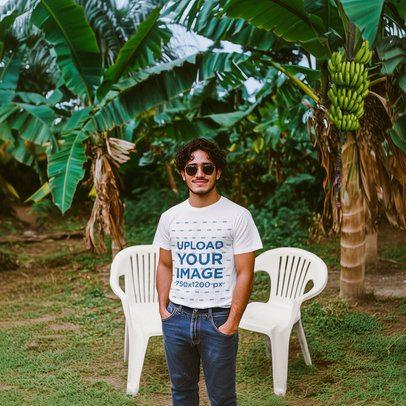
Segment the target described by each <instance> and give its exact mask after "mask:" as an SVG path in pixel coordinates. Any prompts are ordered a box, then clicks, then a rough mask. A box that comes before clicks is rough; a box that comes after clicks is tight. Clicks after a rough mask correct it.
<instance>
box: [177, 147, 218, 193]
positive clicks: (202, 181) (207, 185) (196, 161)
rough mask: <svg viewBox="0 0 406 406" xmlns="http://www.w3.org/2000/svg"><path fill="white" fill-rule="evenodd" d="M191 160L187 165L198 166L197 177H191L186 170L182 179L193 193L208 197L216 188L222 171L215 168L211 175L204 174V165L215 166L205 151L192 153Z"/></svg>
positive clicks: (182, 173)
mask: <svg viewBox="0 0 406 406" xmlns="http://www.w3.org/2000/svg"><path fill="white" fill-rule="evenodd" d="M191 158H192V159H190V160H189V161H188V162H187V163H186V165H197V172H196V175H193V176H190V175H188V174H187V173H186V171H185V170H183V171H180V173H181V175H182V178H183V180H184V181H185V182H186V185H187V187H188V188H189V190H190V191H191V192H192V193H195V194H197V195H206V194H207V193H209V192H210V191H212V190H213V189H214V187H215V186H216V182H217V181H218V180H219V179H220V176H221V170H220V169H217V168H215V169H214V172H213V173H212V174H211V175H206V174H205V173H204V172H203V168H202V165H203V164H212V165H214V163H213V162H212V161H211V160H210V159H209V157H208V155H207V153H206V152H205V151H201V150H200V149H198V150H197V151H194V152H192V155H191Z"/></svg>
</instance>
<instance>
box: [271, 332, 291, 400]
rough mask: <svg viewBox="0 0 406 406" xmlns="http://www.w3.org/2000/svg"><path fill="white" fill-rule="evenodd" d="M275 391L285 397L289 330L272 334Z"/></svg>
mask: <svg viewBox="0 0 406 406" xmlns="http://www.w3.org/2000/svg"><path fill="white" fill-rule="evenodd" d="M270 338H271V346H272V374H273V391H274V393H275V395H278V396H285V394H286V386H287V379H288V359H289V338H290V331H289V330H282V331H281V330H279V331H278V330H275V331H272V332H271V335H270Z"/></svg>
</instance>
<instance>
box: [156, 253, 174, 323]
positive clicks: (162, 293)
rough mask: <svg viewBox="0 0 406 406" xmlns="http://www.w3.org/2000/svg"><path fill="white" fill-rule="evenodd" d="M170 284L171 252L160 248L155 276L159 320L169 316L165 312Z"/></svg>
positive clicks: (166, 311)
mask: <svg viewBox="0 0 406 406" xmlns="http://www.w3.org/2000/svg"><path fill="white" fill-rule="evenodd" d="M171 282H172V252H171V251H170V250H165V249H163V248H160V250H159V261H158V268H157V275H156V290H157V292H158V301H159V314H160V315H161V319H162V320H163V319H166V318H168V317H169V316H170V315H171V314H170V313H169V312H168V310H166V306H167V305H168V303H169V290H170V287H171Z"/></svg>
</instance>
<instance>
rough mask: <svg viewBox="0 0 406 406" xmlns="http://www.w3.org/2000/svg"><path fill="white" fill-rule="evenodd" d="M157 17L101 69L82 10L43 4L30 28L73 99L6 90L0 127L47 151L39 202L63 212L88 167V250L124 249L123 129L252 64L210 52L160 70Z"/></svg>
mask: <svg viewBox="0 0 406 406" xmlns="http://www.w3.org/2000/svg"><path fill="white" fill-rule="evenodd" d="M160 12H161V8H160V7H157V8H154V9H153V10H152V11H151V12H150V13H149V14H148V15H147V16H146V17H145V19H144V20H143V21H142V22H141V23H140V24H139V25H138V26H137V29H136V31H135V32H134V33H133V34H132V35H131V36H130V37H129V39H128V40H127V41H126V42H125V43H124V45H123V46H122V47H121V49H120V50H119V52H118V55H117V57H116V59H115V62H114V64H112V65H111V66H104V65H103V58H102V55H101V52H100V49H99V46H98V43H97V40H96V36H95V33H94V32H93V30H92V29H91V27H90V25H89V23H88V21H87V20H86V18H85V13H84V9H83V8H82V7H81V6H79V5H78V4H76V3H75V2H74V1H73V0H56V1H55V0H53V1H49V0H41V1H39V2H38V4H37V5H36V7H35V9H34V10H33V12H32V17H31V18H32V22H33V23H34V24H35V26H36V27H38V29H39V30H41V32H42V33H43V34H44V37H45V39H46V41H47V42H48V43H49V44H50V45H51V46H52V48H53V51H54V53H55V55H56V63H57V65H58V67H59V71H60V75H61V80H60V83H59V88H58V89H56V93H57V94H60V93H61V91H60V90H59V89H63V93H64V94H70V95H71V97H70V99H69V100H68V101H67V102H65V104H63V103H61V102H60V100H58V102H57V103H53V102H50V100H49V99H47V98H46V97H43V96H42V95H39V94H36V93H27V92H18V91H16V90H15V88H14V89H12V88H9V89H4V90H3V95H4V96H5V97H4V98H2V103H1V106H0V122H1V123H3V124H4V125H5V126H7V127H8V128H9V129H11V130H12V132H13V135H14V136H15V139H16V140H27V139H29V140H30V141H31V142H33V143H34V144H35V145H40V146H44V145H45V146H46V147H47V156H48V169H47V173H48V178H49V185H48V186H49V187H48V188H47V187H43V188H42V189H41V190H40V191H39V192H38V194H37V195H36V196H35V198H38V196H43V195H44V194H45V193H46V192H47V190H49V191H50V192H51V193H52V197H53V200H54V202H55V204H56V205H57V206H58V208H59V209H60V210H61V212H62V213H65V212H66V211H67V210H68V209H69V208H70V206H71V204H72V201H73V198H74V195H75V191H76V189H77V186H78V184H79V182H81V181H82V179H83V177H84V175H85V169H84V165H85V163H86V162H87V161H88V160H89V159H90V160H91V174H92V177H93V185H94V189H95V192H96V198H95V203H94V206H93V210H92V214H91V218H90V220H89V222H88V225H87V227H86V244H87V246H88V247H89V248H92V249H94V250H96V251H97V252H101V251H103V250H105V243H104V237H105V235H106V234H107V235H109V236H110V237H111V240H112V248H113V255H114V253H115V252H116V251H117V250H119V249H120V248H122V247H123V246H124V243H125V242H124V237H123V203H122V201H121V198H120V187H121V186H120V181H119V177H118V169H119V166H120V165H121V164H122V163H124V162H125V161H127V160H128V159H129V153H130V152H131V151H132V150H133V148H134V144H133V143H131V142H129V141H126V140H123V139H122V137H121V136H120V134H121V133H122V131H123V130H124V129H125V126H126V124H127V123H129V122H131V121H132V120H134V119H135V118H137V117H138V118H139V119H142V117H144V116H148V115H150V114H151V112H153V111H154V109H155V108H157V107H158V106H161V105H162V104H163V103H165V102H167V101H169V100H171V99H172V98H174V97H175V96H177V95H179V94H180V93H183V92H188V91H189V90H190V89H191V88H192V87H193V86H194V84H195V83H196V81H206V80H209V79H210V78H213V77H215V76H216V74H217V72H219V73H223V72H231V71H235V70H239V67H238V66H239V65H240V64H241V63H243V62H244V61H245V60H246V59H247V56H244V55H241V54H230V53H225V52H214V51H213V52H212V51H208V52H203V53H198V54H195V55H191V56H189V57H185V58H181V59H176V60H172V61H170V62H166V63H159V58H160V56H161V50H162V47H163V45H164V44H166V43H167V42H168V41H169V39H170V32H169V30H168V29H167V28H166V26H165V23H164V22H163V21H162V20H161V19H160ZM51 97H52V96H51ZM53 101H54V100H53Z"/></svg>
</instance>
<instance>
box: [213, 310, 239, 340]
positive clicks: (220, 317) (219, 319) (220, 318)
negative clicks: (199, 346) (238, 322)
mask: <svg viewBox="0 0 406 406" xmlns="http://www.w3.org/2000/svg"><path fill="white" fill-rule="evenodd" d="M227 319H228V313H221V314H215V313H214V314H212V315H211V316H210V323H211V325H212V326H213V329H214V330H215V331H216V333H218V334H220V335H222V336H224V337H233V336H235V335H236V334H237V332H235V333H233V334H225V333H223V332H221V331H220V330H219V327H220V326H222V325H223V324H224V323H225V322H226V321H227Z"/></svg>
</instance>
